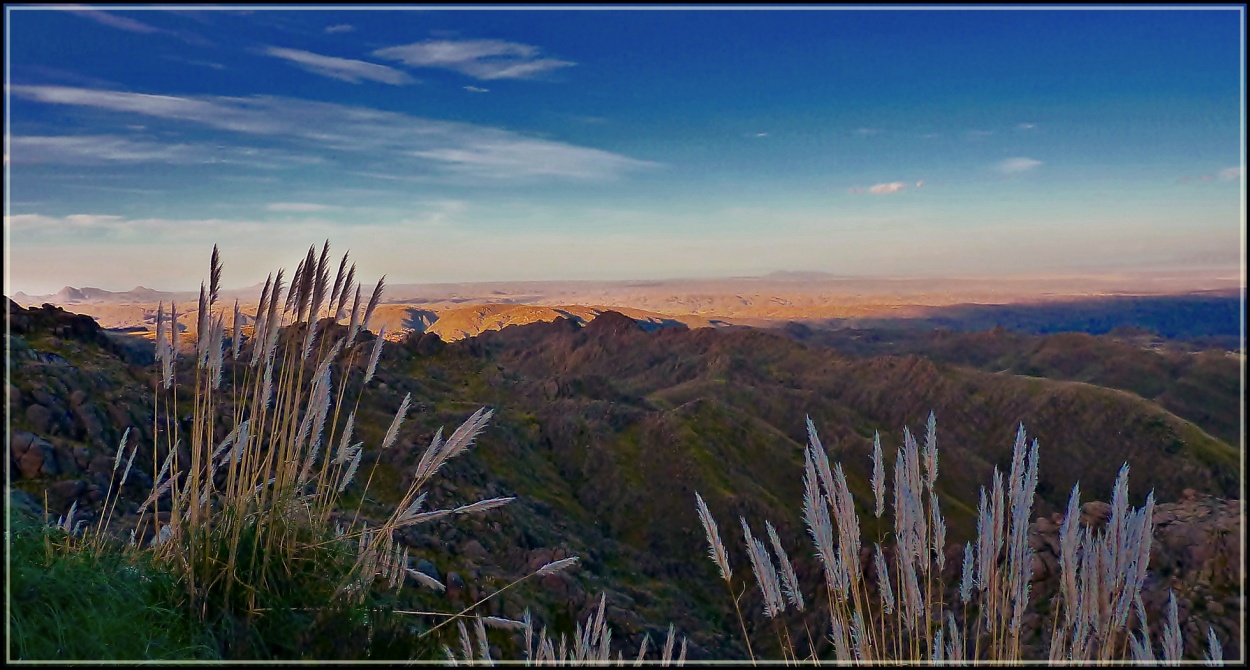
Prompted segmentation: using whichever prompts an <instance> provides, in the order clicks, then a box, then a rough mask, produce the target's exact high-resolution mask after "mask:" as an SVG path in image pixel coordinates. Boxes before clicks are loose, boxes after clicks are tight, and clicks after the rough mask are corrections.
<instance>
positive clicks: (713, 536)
mask: <svg viewBox="0 0 1250 670" xmlns="http://www.w3.org/2000/svg"><path fill="white" fill-rule="evenodd" d="M694 499H695V504H696V506H697V507H698V510H699V522H700V523H702V524H703V532H704V534H706V535H707V542H708V556H710V557H711V559H712V562H713V563H715V564H716V567H717V568H719V569H720V576H721V579H724V580H725V581H726V582H728V581H729V578H730V576H731V575H732V574H733V573H732V572H731V571H730V569H729V555H728V553H727V552H726V551H725V545H723V544H721V540H720V531H719V530H718V529H717V526H716V520H715V519H713V518H712V513H711V512H710V511H708V508H707V504H706V503H704V502H703V496H700V495H699V492H698V491H695V493H694Z"/></svg>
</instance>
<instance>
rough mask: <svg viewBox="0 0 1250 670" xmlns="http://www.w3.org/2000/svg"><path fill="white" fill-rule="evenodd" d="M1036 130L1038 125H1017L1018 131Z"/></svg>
mask: <svg viewBox="0 0 1250 670" xmlns="http://www.w3.org/2000/svg"><path fill="white" fill-rule="evenodd" d="M1034 128H1037V124H1036V123H1018V124H1016V130H1033V129H1034Z"/></svg>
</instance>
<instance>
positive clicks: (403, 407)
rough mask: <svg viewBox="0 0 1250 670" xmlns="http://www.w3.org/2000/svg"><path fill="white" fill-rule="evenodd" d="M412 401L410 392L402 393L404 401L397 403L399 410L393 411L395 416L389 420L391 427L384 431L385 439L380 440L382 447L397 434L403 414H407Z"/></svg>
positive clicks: (389, 442)
mask: <svg viewBox="0 0 1250 670" xmlns="http://www.w3.org/2000/svg"><path fill="white" fill-rule="evenodd" d="M411 402H412V394H411V393H406V394H404V401H403V402H402V403H400V405H399V411H397V412H395V418H394V419H392V420H391V427H390V428H389V429H388V430H387V431H386V439H384V440H382V449H383V450H385V449H387V448H389V447H390V446H391V445H392V444H393V443H394V442H395V438H396V437H398V436H399V427H400V426H401V425H403V423H404V416H405V415H407V414H408V406H409V404H411Z"/></svg>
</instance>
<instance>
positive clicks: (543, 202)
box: [5, 6, 1245, 293]
mask: <svg viewBox="0 0 1250 670" xmlns="http://www.w3.org/2000/svg"><path fill="white" fill-rule="evenodd" d="M6 19H7V30H8V31H9V33H8V36H7V39H6V47H7V48H8V50H9V53H8V58H7V59H6V62H7V65H8V71H7V73H6V100H7V104H8V105H9V109H8V111H9V113H8V114H7V115H6V116H7V119H8V128H7V130H8V135H7V137H6V140H5V166H6V173H7V174H6V176H7V179H8V188H7V189H6V195H5V198H6V200H5V205H6V212H5V229H6V235H8V237H9V239H8V242H9V244H8V248H7V253H8V259H7V260H8V262H7V263H6V268H7V270H6V272H7V275H8V276H7V277H6V292H12V291H16V290H22V291H26V292H28V293H39V292H51V291H55V290H57V289H58V288H60V287H61V286H63V285H67V284H68V285H74V286H82V285H92V286H98V287H102V288H108V289H113V290H124V289H128V288H131V287H133V286H135V285H138V284H142V285H146V286H151V287H155V288H164V289H186V288H192V287H194V286H196V285H197V284H198V282H199V281H200V280H201V279H202V277H201V276H200V275H201V274H204V272H203V268H201V266H206V265H207V257H208V251H209V250H210V249H211V248H212V245H213V244H214V243H217V244H220V245H221V248H222V251H223V257H224V259H225V260H226V263H227V272H226V283H227V284H228V285H232V286H243V285H247V284H252V283H255V282H258V281H263V279H264V276H265V274H266V273H267V272H268V271H270V270H272V269H275V268H276V267H278V266H280V265H281V266H287V267H288V268H290V267H293V266H294V265H295V264H296V262H297V261H298V259H299V258H300V257H301V255H302V253H303V251H304V250H306V249H307V247H308V245H310V244H313V243H320V241H321V240H323V239H325V238H327V237H328V238H329V239H330V240H331V244H332V245H333V246H334V248H335V249H336V250H338V251H343V250H347V249H350V250H351V252H352V257H353V258H354V259H355V260H356V261H357V263H358V269H359V271H360V272H361V273H362V276H367V275H370V274H375V275H376V274H383V273H385V274H386V275H387V276H388V281H390V282H410V281H412V282H439V281H474V280H507V279H525V280H530V279H639V278H666V277H716V276H743V275H759V274H766V273H769V272H773V271H778V270H807V271H824V272H832V273H836V274H844V275H987V274H1015V273H1072V272H1093V271H1116V272H1118V271H1128V270H1134V271H1136V270H1147V271H1151V270H1157V271H1173V270H1177V269H1202V268H1210V267H1233V268H1236V267H1238V265H1239V263H1240V253H1241V252H1240V249H1241V248H1242V242H1241V236H1242V229H1243V226H1244V223H1243V222H1244V220H1245V208H1244V177H1243V167H1242V166H1243V164H1244V155H1243V146H1244V141H1243V126H1244V121H1243V113H1244V112H1243V106H1242V99H1243V94H1242V91H1243V81H1244V74H1243V72H1242V69H1241V62H1242V49H1243V47H1242V40H1243V35H1242V23H1243V21H1244V14H1243V12H1242V11H1241V10H1240V9H1238V8H1234V9H1232V10H1229V9H1223V10H1218V11H1214V10H1205V11H1204V10H1196V9H1184V10H1175V9H1174V10H1161V9H1150V10H1136V11H1134V10H1126V9H1111V10H1093V9H1087V10H1082V11H1072V10H1041V11H1039V10H1032V11H1026V10H1012V9H1000V10H989V11H987V10H957V9H952V10H946V11H922V10H918V9H901V10H895V11H885V10H871V11H869V10H847V9H842V10H830V11H808V10H803V11H785V10H775V9H764V10H755V11H750V10H741V9H738V10H728V9H720V10H701V11H692V10H680V9H671V10H668V11H655V10H622V9H613V10H595V11H572V10H556V11H539V10H529V11H524V10H513V9H507V10H484V11H466V10H429V11H402V10H397V9H394V8H390V7H387V8H385V9H376V10H372V11H369V10H353V9H342V10H326V9H321V8H319V7H318V8H310V9H307V10H302V11H301V10H295V9H287V8H283V9H260V8H258V9H254V10H251V11H239V10H234V9H226V10H210V9H198V10H177V11H174V10H164V9H154V10H112V9H108V10H107V11H104V9H102V8H90V7H87V6H66V7H65V8H63V9H62V10H49V9H44V8H38V9H33V8H30V9H22V8H13V7H12V6H6ZM188 268H194V269H193V270H191V269H188Z"/></svg>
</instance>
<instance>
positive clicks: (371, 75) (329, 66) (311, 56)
mask: <svg viewBox="0 0 1250 670" xmlns="http://www.w3.org/2000/svg"><path fill="white" fill-rule="evenodd" d="M265 53H266V54H268V55H270V56H274V57H276V58H281V59H283V60H286V61H288V62H291V63H294V64H295V65H297V66H299V67H301V68H303V69H305V70H307V71H309V72H312V73H313V74H319V75H322V76H324V77H330V78H332V79H338V80H340V81H346V82H349V83H352V84H359V83H360V82H361V81H376V82H381V83H383V84H391V85H392V86H401V85H403V84H411V83H412V82H413V79H412V77H409V76H408V75H407V74H405V73H403V72H401V71H399V70H396V69H395V68H391V67H387V66H385V65H377V64H375V63H366V62H365V61H360V60H351V59H349V58H335V57H333V56H322V55H320V54H315V53H312V52H311V51H300V50H299V49H283V48H281V47H269V48H267V49H265Z"/></svg>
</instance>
